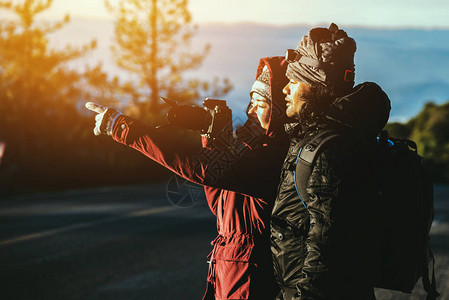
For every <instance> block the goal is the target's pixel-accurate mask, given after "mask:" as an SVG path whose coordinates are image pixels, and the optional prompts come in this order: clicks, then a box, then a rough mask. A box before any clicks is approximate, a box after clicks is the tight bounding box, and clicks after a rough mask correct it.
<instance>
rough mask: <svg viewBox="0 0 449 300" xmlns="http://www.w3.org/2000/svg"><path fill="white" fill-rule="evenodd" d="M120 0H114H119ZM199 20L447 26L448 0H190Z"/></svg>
mask: <svg viewBox="0 0 449 300" xmlns="http://www.w3.org/2000/svg"><path fill="white" fill-rule="evenodd" d="M118 1H119V0H110V2H111V3H113V4H114V3H117V2H118ZM189 7H190V11H191V13H192V17H193V21H194V22H195V23H211V22H213V23H236V22H254V23H268V24H274V25H292V24H307V25H320V24H329V23H330V22H334V23H337V24H338V25H340V26H363V27H378V28H385V27H394V28H397V27H413V28H429V29H433V28H449V1H447V0H427V1H423V0H359V1H355V0H352V1H351V0H338V1H335V0H319V1H317V0H190V1H189ZM66 13H69V14H70V15H71V16H72V17H78V16H82V17H88V18H112V17H111V15H110V14H109V13H108V12H107V11H106V9H105V6H104V3H103V0H54V1H53V5H52V7H51V9H50V10H49V11H47V12H45V14H46V16H48V17H61V16H63V15H64V14H66Z"/></svg>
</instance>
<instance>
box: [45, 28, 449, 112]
mask: <svg viewBox="0 0 449 300" xmlns="http://www.w3.org/2000/svg"><path fill="white" fill-rule="evenodd" d="M308 29H309V27H308V26H269V25H259V24H201V25H200V26H199V28H198V32H197V34H196V36H195V37H194V40H193V44H192V49H200V47H201V46H202V45H205V44H207V43H209V44H210V45H211V46H212V48H211V52H210V54H209V55H208V57H207V58H206V59H205V60H204V63H203V65H202V67H201V68H200V69H198V70H195V71H192V72H189V73H188V76H195V77H200V78H204V79H206V78H210V77H215V76H218V77H228V78H230V79H231V81H232V83H233V84H234V90H233V91H232V92H231V93H230V94H229V95H227V97H226V99H227V100H228V101H229V104H230V106H231V108H232V109H233V111H234V113H235V115H240V116H241V115H243V111H244V108H245V107H246V104H247V101H248V100H249V98H248V92H249V89H250V87H251V85H252V83H253V80H254V76H255V70H256V67H257V64H258V61H259V58H260V57H263V56H272V55H284V53H285V50H286V49H287V48H295V47H296V45H297V43H298V42H299V41H300V39H301V37H302V36H303V35H304V34H307V31H308ZM345 29H346V30H347V32H348V34H349V35H350V36H352V37H354V38H355V40H356V42H357V53H356V81H357V82H358V83H360V82H364V81H374V82H377V83H379V84H380V85H381V86H382V87H383V89H384V90H385V91H386V92H387V94H388V95H389V96H390V99H391V100H392V106H393V109H392V113H391V119H392V120H406V119H408V118H410V117H412V116H414V115H415V114H417V113H418V111H419V110H420V109H421V108H422V105H423V103H425V102H426V101H428V100H432V101H434V102H436V103H441V102H444V101H446V100H449V76H448V75H449V30H424V29H423V30H421V29H368V28H345ZM113 30H114V28H113V23H112V22H111V21H106V20H92V19H73V20H72V22H71V23H70V24H69V25H68V26H66V27H64V28H63V29H62V30H60V31H58V32H57V33H55V34H53V36H52V42H53V43H54V44H55V45H56V46H58V47H63V46H64V45H66V44H72V45H79V44H82V43H86V42H88V41H90V40H91V39H93V38H95V39H97V41H98V49H97V50H95V51H94V52H93V53H92V54H90V55H89V56H86V58H85V59H84V60H82V61H77V62H74V63H73V66H74V67H76V68H81V67H83V65H84V64H85V63H86V62H88V63H90V64H95V63H97V62H99V61H102V62H103V65H104V67H105V69H106V70H108V72H110V73H111V74H113V75H119V76H120V77H121V78H126V79H129V78H131V77H130V76H129V75H128V74H126V73H124V72H123V71H122V70H120V69H118V68H117V67H116V66H115V65H114V62H113V58H112V55H111V51H110V44H111V43H112V42H113Z"/></svg>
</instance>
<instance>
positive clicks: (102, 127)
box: [86, 102, 121, 135]
mask: <svg viewBox="0 0 449 300" xmlns="http://www.w3.org/2000/svg"><path fill="white" fill-rule="evenodd" d="M86 108H87V109H89V110H91V111H93V112H96V113H97V115H96V116H95V128H94V134H95V135H100V134H106V135H112V126H113V125H114V120H115V119H116V118H117V117H118V116H119V115H121V113H119V112H118V111H116V110H115V109H113V108H109V107H105V106H103V105H100V104H97V103H93V102H87V103H86Z"/></svg>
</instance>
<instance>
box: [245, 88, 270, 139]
mask: <svg viewBox="0 0 449 300" xmlns="http://www.w3.org/2000/svg"><path fill="white" fill-rule="evenodd" d="M270 112H271V103H270V102H268V101H267V99H265V97H263V96H262V95H260V94H258V93H256V92H253V93H252V94H251V107H250V109H249V110H248V114H249V115H253V116H255V117H257V119H258V120H259V123H260V126H261V127H262V128H263V129H265V130H267V129H268V126H269V125H270Z"/></svg>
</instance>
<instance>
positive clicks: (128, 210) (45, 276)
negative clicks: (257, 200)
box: [0, 182, 449, 300]
mask: <svg viewBox="0 0 449 300" xmlns="http://www.w3.org/2000/svg"><path fill="white" fill-rule="evenodd" d="M173 184H174V185H173ZM180 186H181V187H183V188H180V189H178V188H179V187H180ZM180 186H179V185H178V184H176V182H172V183H171V185H152V186H133V187H114V188H100V189H88V190H77V191H67V192H59V193H48V194H38V195H29V196H22V197H16V198H14V199H11V200H8V201H0V228H1V230H0V300H23V299H26V300H28V299H30V300H36V299H45V300H52V299H58V300H71V299H77V300H100V299H108V300H122V299H123V300H125V299H126V300H135V299H146V300H148V299H150V300H153V299H157V300H161V299H162V300H163V299H186V300H190V299H193V300H194V299H201V297H202V295H203V292H204V288H205V282H206V274H207V264H206V256H207V255H208V254H209V252H210V250H211V246H210V241H211V240H213V239H214V238H215V235H216V223H215V217H214V216H213V215H212V214H211V213H210V212H209V210H208V208H207V205H206V202H205V199H204V196H201V194H200V192H201V189H200V190H198V189H195V188H194V187H192V186H183V185H182V183H181V185H180ZM167 188H168V192H167ZM177 189H178V190H177ZM192 199H195V201H197V202H196V203H194V204H195V205H193V203H192V202H189V201H192ZM173 203H176V205H174V204H173ZM192 205H193V206H192ZM178 206H183V207H185V206H187V207H190V208H180V207H178ZM435 209H436V214H435V218H436V221H435V222H434V226H433V228H432V237H431V244H432V247H433V249H434V252H435V254H436V258H437V264H436V273H437V279H438V282H437V283H438V289H439V291H440V293H442V296H441V297H440V298H439V300H444V299H449V187H447V186H446V187H438V188H437V189H436V200H435ZM376 296H377V298H378V299H379V300H382V299H384V300H387V299H388V300H390V299H392V300H393V299H394V300H398V299H404V300H405V299H407V300H411V299H425V295H424V291H423V289H422V286H421V285H420V284H418V285H417V287H416V289H415V291H414V293H413V295H408V294H403V293H400V292H390V291H386V290H376Z"/></svg>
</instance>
